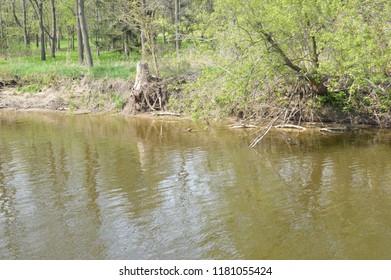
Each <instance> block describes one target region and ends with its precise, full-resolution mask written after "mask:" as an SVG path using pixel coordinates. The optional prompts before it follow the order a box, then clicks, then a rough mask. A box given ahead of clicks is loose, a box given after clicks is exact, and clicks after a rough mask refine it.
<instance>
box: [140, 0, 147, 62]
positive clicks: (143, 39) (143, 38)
mask: <svg viewBox="0 0 391 280" xmlns="http://www.w3.org/2000/svg"><path fill="white" fill-rule="evenodd" d="M141 9H142V11H141V13H142V22H141V61H142V62H143V63H146V61H147V46H146V43H147V42H146V41H147V40H146V33H145V31H146V30H145V29H146V26H145V20H146V19H145V16H146V13H145V10H146V2H145V0H142V2H141Z"/></svg>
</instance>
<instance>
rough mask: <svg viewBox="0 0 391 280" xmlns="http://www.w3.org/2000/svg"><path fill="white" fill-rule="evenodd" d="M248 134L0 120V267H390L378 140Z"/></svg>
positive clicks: (389, 170) (384, 168)
mask: <svg viewBox="0 0 391 280" xmlns="http://www.w3.org/2000/svg"><path fill="white" fill-rule="evenodd" d="M189 127H190V128H192V130H191V132H189V131H187V128H189ZM255 136H256V135H255V134H254V131H252V130H234V129H230V128H229V127H228V126H226V125H215V126H213V127H211V128H209V129H204V128H203V127H202V126H197V125H196V124H194V123H192V122H189V121H183V120H181V121H174V120H169V121H161V120H153V119H141V118H123V117H118V116H103V115H102V116H91V115H84V116H72V115H63V114H54V113H31V112H30V113H16V112H9V111H0V259H277V260H278V259H391V132H390V131H384V130H368V129H358V130H354V131H353V132H346V133H335V134H331V133H328V134H322V133H319V132H316V131H306V132H303V133H300V134H298V133H297V132H285V133H282V132H278V131H275V130H274V131H273V130H272V131H271V132H270V133H269V134H268V135H267V136H266V137H265V138H264V139H263V140H262V141H261V143H260V144H259V146H258V147H257V148H256V149H249V148H248V144H249V143H250V142H251V140H252V139H253V138H254V137H255Z"/></svg>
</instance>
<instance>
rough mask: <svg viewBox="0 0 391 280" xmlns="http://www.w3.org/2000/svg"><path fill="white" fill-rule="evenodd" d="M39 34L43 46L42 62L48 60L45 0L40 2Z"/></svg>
mask: <svg viewBox="0 0 391 280" xmlns="http://www.w3.org/2000/svg"><path fill="white" fill-rule="evenodd" d="M38 18H39V34H40V45H41V60H46V46H45V28H44V26H43V0H39V2H38Z"/></svg>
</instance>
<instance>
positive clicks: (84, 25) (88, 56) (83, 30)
mask: <svg viewBox="0 0 391 280" xmlns="http://www.w3.org/2000/svg"><path fill="white" fill-rule="evenodd" d="M76 1H78V4H79V20H80V29H81V34H82V37H83V45H84V51H85V53H86V59H87V66H88V67H90V68H91V67H93V66H94V64H93V61H92V54H91V48H90V42H89V39H88V30H87V23H86V19H85V14H84V0H76Z"/></svg>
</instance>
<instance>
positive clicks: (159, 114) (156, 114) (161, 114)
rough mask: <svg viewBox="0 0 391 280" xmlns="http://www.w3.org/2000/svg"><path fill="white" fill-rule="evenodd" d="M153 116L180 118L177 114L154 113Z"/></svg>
mask: <svg viewBox="0 0 391 280" xmlns="http://www.w3.org/2000/svg"><path fill="white" fill-rule="evenodd" d="M154 115H155V116H175V117H180V116H181V114H178V113H172V112H157V113H154Z"/></svg>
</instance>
